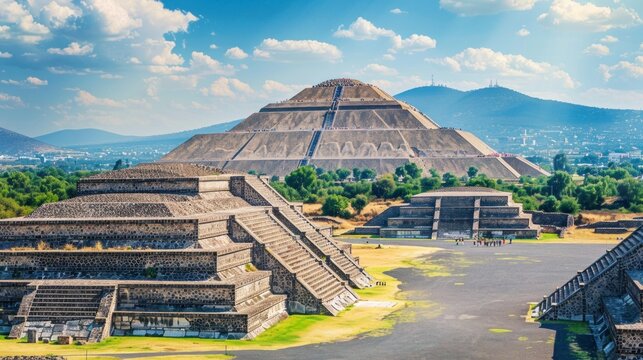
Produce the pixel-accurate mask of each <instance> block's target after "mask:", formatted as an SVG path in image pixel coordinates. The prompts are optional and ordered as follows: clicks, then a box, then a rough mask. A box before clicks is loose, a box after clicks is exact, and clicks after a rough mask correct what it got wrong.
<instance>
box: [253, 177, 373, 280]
mask: <svg viewBox="0 0 643 360" xmlns="http://www.w3.org/2000/svg"><path fill="white" fill-rule="evenodd" d="M246 182H247V184H248V185H250V186H251V187H253V188H254V189H255V191H256V192H257V193H259V194H261V196H262V197H263V198H264V199H265V201H266V202H267V203H268V204H270V205H271V206H273V207H275V208H277V209H278V212H280V213H282V214H283V215H284V216H280V217H279V220H280V221H282V222H283V223H284V224H286V225H287V226H288V227H289V229H290V230H291V231H293V232H294V233H295V234H297V235H300V236H301V237H302V240H303V241H305V242H306V243H308V245H310V247H311V250H312V251H314V252H315V253H316V254H317V256H319V257H324V258H326V261H327V262H328V263H329V266H330V267H331V268H332V269H333V270H334V271H336V273H337V274H338V275H339V276H340V277H341V278H343V279H346V280H348V281H349V282H350V284H351V285H352V286H354V287H356V288H359V289H362V288H365V287H369V286H371V283H372V278H371V277H370V276H369V275H368V273H366V271H365V270H364V268H362V267H361V266H359V264H358V263H357V261H355V259H354V258H353V257H352V256H351V255H350V254H349V253H347V252H345V251H344V250H342V249H340V248H339V246H337V244H336V243H335V241H334V240H333V239H331V238H330V237H328V236H326V235H324V234H322V233H321V232H319V230H318V229H317V228H316V227H315V226H314V225H313V224H312V223H311V222H310V221H308V219H307V218H306V217H305V216H304V215H303V214H302V213H301V212H300V211H298V210H297V209H295V208H294V207H293V206H292V205H290V203H288V201H287V200H286V199H284V198H283V197H282V196H281V195H280V194H279V193H278V192H277V191H275V190H274V189H273V188H272V187H271V186H270V185H269V184H267V183H266V182H265V180H263V179H261V178H257V177H250V176H248V177H246Z"/></svg>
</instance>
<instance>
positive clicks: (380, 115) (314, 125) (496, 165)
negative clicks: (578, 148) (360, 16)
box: [163, 79, 546, 180]
mask: <svg viewBox="0 0 643 360" xmlns="http://www.w3.org/2000/svg"><path fill="white" fill-rule="evenodd" d="M163 160H164V161H170V162H199V163H203V164H210V165H213V166H216V167H219V168H222V169H229V170H237V171H241V172H247V171H249V170H254V171H256V172H257V173H260V174H268V175H278V176H285V175H287V174H289V173H290V172H291V171H293V170H294V169H296V168H297V167H299V166H302V165H307V164H311V165H314V166H316V167H320V168H323V169H326V170H335V169H337V168H340V167H343V168H348V169H353V168H371V169H374V170H375V171H377V173H378V174H384V173H390V172H393V171H394V170H395V168H397V167H398V166H400V165H403V164H405V163H407V162H409V161H411V162H413V163H416V164H417V165H418V166H420V167H421V168H423V169H424V170H426V171H428V170H429V169H432V168H433V169H436V170H437V171H438V172H440V173H446V172H450V173H452V174H454V175H457V176H462V175H466V173H467V170H468V169H469V167H476V168H477V169H478V170H479V172H480V173H481V174H486V175H487V176H489V177H491V178H498V179H507V180H517V179H518V178H520V176H523V175H527V176H539V175H543V174H546V172H545V171H544V170H542V169H541V168H539V167H537V166H535V165H534V164H532V163H530V162H529V161H527V160H525V159H524V158H522V157H518V156H512V155H506V154H505V155H502V154H497V153H496V152H495V151H494V150H493V149H491V148H490V147H489V146H487V145H486V144H485V143H484V142H483V141H482V140H480V139H478V138H477V137H476V136H474V135H473V134H471V133H469V132H466V131H462V130H456V129H449V128H442V127H440V126H438V125H437V124H436V123H435V122H434V121H433V120H431V119H429V118H428V117H427V116H426V115H424V114H422V113H421V112H420V111H418V110H417V109H415V108H413V107H412V106H410V105H408V104H406V103H404V102H401V101H399V100H396V99H395V98H393V97H392V96H391V95H389V94H387V93H385V92H384V91H382V90H381V89H379V88H378V87H376V86H374V85H368V84H364V83H362V82H360V81H357V80H352V79H334V80H328V81H324V82H322V83H320V84H318V85H316V86H313V87H311V88H306V89H303V90H302V91H301V92H299V93H298V94H297V95H295V96H294V97H292V98H291V99H290V100H286V101H283V102H279V103H273V104H268V105H266V106H265V107H264V108H262V109H261V110H259V112H257V113H254V114H252V115H250V116H249V117H248V118H247V119H245V120H244V121H243V122H241V123H240V124H238V125H237V126H235V127H234V128H233V129H232V130H230V131H228V132H226V133H221V134H205V135H196V136H194V137H193V138H191V139H190V140H188V141H187V142H185V143H184V144H182V145H180V146H179V147H177V148H176V149H174V150H173V151H172V152H170V153H169V154H167V155H166V156H165V157H164V159H163Z"/></svg>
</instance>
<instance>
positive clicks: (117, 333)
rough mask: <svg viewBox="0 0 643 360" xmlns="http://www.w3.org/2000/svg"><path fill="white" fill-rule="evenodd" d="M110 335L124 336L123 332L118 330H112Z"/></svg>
mask: <svg viewBox="0 0 643 360" xmlns="http://www.w3.org/2000/svg"><path fill="white" fill-rule="evenodd" d="M112 335H114V336H124V335H125V331H123V330H118V329H114V330H112Z"/></svg>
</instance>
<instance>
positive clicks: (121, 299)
mask: <svg viewBox="0 0 643 360" xmlns="http://www.w3.org/2000/svg"><path fill="white" fill-rule="evenodd" d="M234 305H235V286H234V285H233V284H230V285H217V286H215V285H207V284H203V285H196V284H158V285H156V284H131V285H130V284H121V285H119V287H118V307H117V309H118V310H128V311H131V310H148V311H228V310H230V309H231V308H232V307H233V306H234Z"/></svg>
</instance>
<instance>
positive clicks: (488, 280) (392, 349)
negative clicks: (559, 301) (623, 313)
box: [0, 239, 613, 360]
mask: <svg viewBox="0 0 643 360" xmlns="http://www.w3.org/2000/svg"><path fill="white" fill-rule="evenodd" d="M378 240H379V239H352V240H350V241H351V242H354V243H356V244H357V243H361V244H364V245H357V246H355V254H356V255H357V256H359V257H360V259H361V262H362V263H363V264H364V265H365V266H366V267H367V270H368V271H369V272H370V273H371V274H373V275H374V276H375V277H376V280H378V281H384V282H386V286H378V287H375V288H372V289H366V290H362V291H359V294H360V296H361V297H362V298H363V299H365V300H366V301H365V302H364V303H367V302H369V301H370V302H371V304H372V305H373V306H362V305H359V306H354V307H352V308H351V309H349V310H347V311H345V312H343V313H342V314H341V315H340V316H338V317H324V316H298V315H296V316H291V317H290V318H289V319H288V320H286V321H284V322H282V323H280V324H278V325H277V326H275V327H274V328H271V329H269V330H268V331H266V332H265V333H264V334H262V335H261V336H259V337H258V338H257V339H255V340H253V341H215V340H201V339H165V338H123V337H118V338H116V337H114V338H110V339H108V340H107V341H105V342H104V343H101V344H95V345H86V346H61V345H48V344H36V345H33V344H25V343H19V342H17V341H15V340H13V341H12V340H2V341H0V354H48V353H55V354H65V355H75V356H74V357H69V358H70V359H74V358H77V359H81V358H85V352H86V351H87V354H88V355H89V358H91V356H94V358H96V356H99V355H100V356H101V358H102V359H110V358H111V359H113V358H130V359H132V358H145V359H150V357H151V356H154V357H153V358H161V359H163V358H165V359H170V358H179V359H181V358H183V359H189V358H195V359H196V358H213V359H225V358H229V357H234V358H237V359H262V360H263V359H303V358H305V359H328V358H332V359H356V358H369V359H394V358H404V359H465V358H466V359H517V358H520V359H527V360H528V359H551V358H554V359H594V358H598V357H597V356H598V355H597V354H596V353H595V352H594V350H593V344H592V343H591V337H589V335H586V332H587V329H586V327H585V326H584V325H582V324H576V323H571V324H570V323H545V324H540V323H529V322H526V321H525V318H524V316H525V315H526V313H527V310H528V308H529V302H533V301H538V300H540V299H542V296H543V295H546V294H548V293H549V292H550V291H551V290H553V289H554V288H555V287H556V286H559V285H560V284H562V283H564V282H565V281H566V280H568V279H569V278H571V277H572V276H573V275H574V274H575V273H576V271H577V270H580V269H583V268H584V267H586V266H587V265H589V264H590V263H591V262H592V261H594V260H595V259H596V258H597V257H598V256H600V255H601V254H602V253H604V251H605V250H606V249H608V248H611V247H613V241H595V242H594V243H592V244H582V243H574V244H565V243H561V241H544V242H539V241H519V242H516V243H514V244H512V245H507V246H504V247H473V246H471V245H470V244H467V245H464V246H456V245H455V243H454V242H452V241H431V240H386V241H378ZM367 241H368V242H370V244H365V243H366V242H367ZM374 241H378V242H381V243H382V244H383V245H382V247H383V248H382V249H375V247H376V245H375V244H373V242H374ZM398 287H399V291H398ZM224 352H226V353H227V356H226V355H225V354H224ZM179 356H180V357H179ZM206 356H208V357H206Z"/></svg>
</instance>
